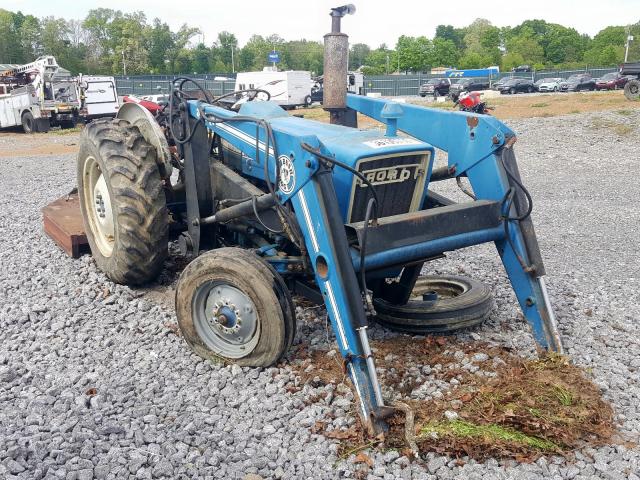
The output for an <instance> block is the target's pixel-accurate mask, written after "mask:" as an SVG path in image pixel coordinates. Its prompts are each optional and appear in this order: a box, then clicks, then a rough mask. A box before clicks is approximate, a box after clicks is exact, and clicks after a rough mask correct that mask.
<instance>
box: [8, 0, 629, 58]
mask: <svg viewBox="0 0 640 480" xmlns="http://www.w3.org/2000/svg"><path fill="white" fill-rule="evenodd" d="M347 1H348V0H347ZM339 2H340V0H270V1H264V0H262V1H258V0H239V1H233V0H225V1H220V0H208V1H203V0H187V1H185V2H184V3H182V2H175V1H171V2H169V1H162V0H134V1H131V0H129V1H123V0H110V1H109V2H104V1H97V0H82V1H78V0H12V1H11V3H10V4H9V5H6V4H5V5H0V7H2V8H7V9H9V10H12V11H18V10H20V11H22V13H25V14H32V15H35V16H37V17H43V16H49V15H54V16H56V17H64V18H67V19H70V18H76V19H82V18H84V17H85V16H86V14H87V12H88V11H89V10H91V9H92V8H99V7H107V8H111V9H114V10H122V11H123V12H130V11H134V10H142V11H143V12H145V14H146V15H147V19H148V20H149V21H151V20H152V19H153V18H155V17H158V18H160V19H161V20H162V21H164V22H166V23H168V24H169V25H170V26H171V27H172V29H174V30H176V29H178V28H179V27H180V25H182V24H183V23H187V24H189V25H190V26H193V27H198V28H200V29H201V30H202V32H203V35H204V41H205V43H206V44H207V45H209V44H211V43H212V42H213V41H214V40H215V38H216V37H217V34H218V32H220V31H223V30H227V31H229V32H232V33H234V34H235V35H236V37H237V38H238V41H239V43H240V45H243V44H244V43H245V42H246V41H247V40H248V39H249V37H250V36H251V35H253V34H259V35H264V36H267V35H270V34H272V33H277V34H278V35H280V36H281V37H283V38H284V39H285V40H297V39H302V38H305V39H307V40H317V41H321V40H322V36H323V35H324V34H325V33H327V32H328V31H329V30H330V26H331V20H330V18H329V15H328V13H329V9H330V8H331V7H335V6H339V5H342V4H341V3H339ZM352 2H353V3H354V4H355V5H356V10H357V11H356V13H355V15H353V16H348V17H346V18H345V19H343V21H342V24H343V28H342V30H343V31H344V32H345V33H347V34H348V35H349V37H350V43H352V44H353V43H360V42H362V43H366V44H368V45H370V46H371V47H373V48H375V47H377V46H379V45H380V44H381V43H386V44H387V45H388V46H390V47H393V46H394V45H395V43H396V40H397V38H398V37H399V36H400V35H408V36H420V35H425V36H427V37H429V38H432V37H433V36H434V34H435V29H436V26H437V25H440V24H445V25H448V24H449V25H453V26H455V27H463V26H466V25H468V24H470V23H471V22H472V21H473V20H474V19H476V18H478V17H482V18H486V19H488V20H489V21H490V22H491V23H492V24H493V25H496V26H498V27H503V26H508V25H510V26H515V25H517V24H519V23H521V22H522V21H523V20H527V19H534V18H535V19H543V20H546V21H548V22H552V23H559V24H562V25H565V26H568V27H573V28H575V29H576V30H578V31H579V32H580V33H587V34H589V35H591V36H593V35H595V34H596V33H598V31H599V30H601V29H602V28H604V27H606V26H608V25H626V24H628V23H636V22H638V21H639V20H640V0H526V1H522V0H499V1H496V0H480V1H478V0H473V1H472V0H453V1H442V0H359V1H358V0H352ZM2 3H4V2H2Z"/></svg>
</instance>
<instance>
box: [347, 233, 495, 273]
mask: <svg viewBox="0 0 640 480" xmlns="http://www.w3.org/2000/svg"><path fill="white" fill-rule="evenodd" d="M502 238H504V229H503V228H502V227H496V228H491V229H487V230H478V231H476V232H470V233H465V234H459V235H452V236H450V237H445V238H438V239H435V240H429V241H427V242H423V243H417V244H415V245H410V246H408V247H400V248H393V249H390V250H386V251H384V252H379V253H374V254H372V255H367V256H366V257H365V267H366V268H367V269H372V270H373V269H378V268H384V267H388V266H391V265H398V264H402V263H409V262H413V261H417V260H422V259H425V258H428V257H432V256H435V255H438V254H440V253H444V252H451V251H453V250H458V249H459V248H465V247H470V246H472V245H478V244H480V243H486V242H493V241H496V240H499V239H502ZM351 257H352V260H353V268H354V269H355V270H356V271H358V272H359V271H360V252H359V251H356V250H355V249H354V250H352V252H351Z"/></svg>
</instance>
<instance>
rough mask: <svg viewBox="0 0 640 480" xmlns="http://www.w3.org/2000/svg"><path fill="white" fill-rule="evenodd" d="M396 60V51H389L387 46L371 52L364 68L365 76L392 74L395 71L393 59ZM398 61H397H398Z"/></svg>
mask: <svg viewBox="0 0 640 480" xmlns="http://www.w3.org/2000/svg"><path fill="white" fill-rule="evenodd" d="M394 58H396V54H395V52H394V51H392V50H389V49H388V48H387V46H386V45H384V44H383V45H380V47H378V48H377V49H375V50H372V51H371V52H369V55H367V58H366V60H365V64H364V65H363V67H362V73H364V74H365V75H383V74H385V73H391V72H392V71H393V70H394V69H395V66H394V63H393V59H394ZM396 61H397V60H396Z"/></svg>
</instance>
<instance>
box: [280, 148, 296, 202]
mask: <svg viewBox="0 0 640 480" xmlns="http://www.w3.org/2000/svg"><path fill="white" fill-rule="evenodd" d="M278 163H279V164H280V175H279V176H280V180H279V181H278V188H280V190H281V191H282V193H285V194H287V195H288V194H290V193H291V192H293V189H294V188H295V186H296V169H295V168H294V167H293V162H292V161H291V159H290V158H289V157H287V156H286V155H280V156H279V157H278Z"/></svg>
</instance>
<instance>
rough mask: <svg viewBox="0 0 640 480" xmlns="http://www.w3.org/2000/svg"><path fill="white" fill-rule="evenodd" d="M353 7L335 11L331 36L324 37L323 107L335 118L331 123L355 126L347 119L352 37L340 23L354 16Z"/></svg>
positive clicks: (336, 8)
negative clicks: (343, 30) (341, 29)
mask: <svg viewBox="0 0 640 480" xmlns="http://www.w3.org/2000/svg"><path fill="white" fill-rule="evenodd" d="M355 12H356V7H355V6H354V5H353V4H348V5H343V6H341V7H335V8H332V9H331V13H330V15H331V33H327V34H326V35H325V36H324V76H323V100H322V103H323V106H324V109H325V110H327V111H328V112H329V114H330V116H331V123H333V124H338V125H348V124H349V126H355V125H352V124H353V123H354V122H355V114H354V115H353V121H348V120H347V117H350V116H348V115H347V74H348V67H349V36H348V35H347V34H345V33H342V32H341V31H340V23H341V20H342V17H344V16H345V15H353V14H354V13H355Z"/></svg>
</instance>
